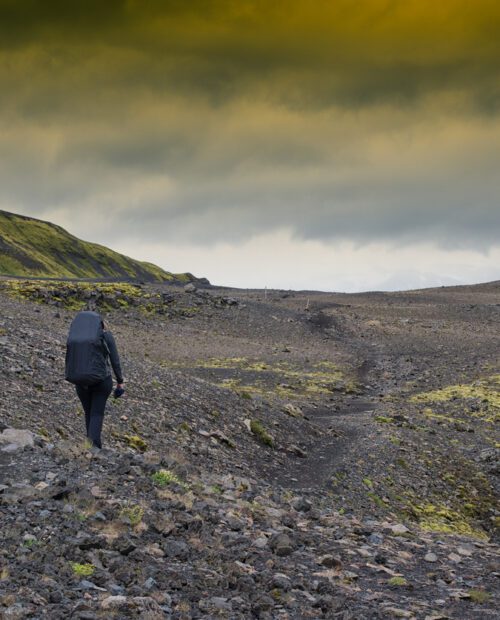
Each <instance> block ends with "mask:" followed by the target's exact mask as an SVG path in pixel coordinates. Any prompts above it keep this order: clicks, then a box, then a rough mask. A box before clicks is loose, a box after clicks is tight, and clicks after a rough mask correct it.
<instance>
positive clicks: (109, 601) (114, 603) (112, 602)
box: [101, 594, 127, 610]
mask: <svg viewBox="0 0 500 620" xmlns="http://www.w3.org/2000/svg"><path fill="white" fill-rule="evenodd" d="M126 604H127V597H126V596H123V595H120V594H118V595H117V596H108V597H107V598H105V599H103V600H102V601H101V609H105V610H108V609H119V608H120V607H123V606H124V605H126Z"/></svg>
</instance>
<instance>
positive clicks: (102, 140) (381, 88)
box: [0, 0, 500, 291]
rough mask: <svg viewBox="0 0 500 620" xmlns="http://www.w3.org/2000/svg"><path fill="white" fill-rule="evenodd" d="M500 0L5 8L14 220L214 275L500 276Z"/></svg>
mask: <svg viewBox="0 0 500 620" xmlns="http://www.w3.org/2000/svg"><path fill="white" fill-rule="evenodd" d="M499 32H500V3H499V2H498V0H474V2H472V1H471V0H440V1H439V2H436V0H356V1H354V0H272V1H269V0H189V1H186V0H106V2H103V1H102V0H72V1H71V2H68V1H67V0H44V1H43V2H42V1H40V0H0V209H5V210H10V211H14V212H17V213H24V214H26V215H32V216H35V217H41V218H43V219H48V220H51V221H53V222H56V223H58V224H60V225H62V226H64V227H66V228H67V229H68V230H69V231H70V232H72V233H73V234H76V235H77V236H79V237H82V238H84V239H87V240H92V241H98V242H100V243H104V244H106V245H109V246H110V247H112V248H114V249H116V250H119V251H122V252H124V253H127V254H129V255H131V256H133V257H136V258H140V259H145V260H150V261H152V262H155V263H157V264H159V265H161V266H162V267H164V268H166V269H168V270H172V271H186V270H188V271H191V272H193V273H195V274H196V275H200V276H207V277H208V278H209V279H210V280H211V281H213V282H215V283H219V284H228V285H237V286H242V287H253V286H261V287H264V286H268V287H282V288H319V289H323V290H345V291H347V290H365V289H375V288H377V289H401V288H410V287H417V286H429V285H440V284H450V283H456V282H478V281H486V280H494V279H500V204H499V196H500V192H499V190H500V80H499V75H500V37H499V36H498V33H499Z"/></svg>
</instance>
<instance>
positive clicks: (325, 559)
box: [318, 553, 342, 568]
mask: <svg viewBox="0 0 500 620" xmlns="http://www.w3.org/2000/svg"><path fill="white" fill-rule="evenodd" d="M318 563H319V564H321V566H326V568H340V567H341V566H342V562H341V560H340V558H338V557H336V556H334V555H331V554H329V553H328V554H326V555H323V556H321V557H319V558H318Z"/></svg>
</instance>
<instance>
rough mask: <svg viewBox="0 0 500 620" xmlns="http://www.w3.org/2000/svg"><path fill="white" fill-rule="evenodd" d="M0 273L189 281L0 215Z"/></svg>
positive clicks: (43, 225) (57, 230)
mask: <svg viewBox="0 0 500 620" xmlns="http://www.w3.org/2000/svg"><path fill="white" fill-rule="evenodd" d="M0 240H1V242H2V243H1V246H0V247H1V251H0V273H4V274H6V275H15V276H27V277H29V276H39V277H50V278H61V277H62V278H132V279H137V278H140V279H143V280H149V281H158V282H163V281H171V280H179V281H181V282H186V281H190V280H192V279H194V278H193V276H192V275H191V274H187V273H186V274H173V273H170V272H167V271H164V270H163V269H161V268H160V267H157V266H156V265H152V264H151V263H146V262H142V261H137V260H134V259H132V258H129V257H128V256H125V255H123V254H119V253H118V252H114V251H113V250H110V249H109V248H107V247H105V246H102V245H98V244H96V243H90V242H87V241H82V240H81V239H78V238H77V237H74V236H73V235H70V234H69V233H68V232H67V231H66V230H64V229H63V228H61V227H60V226H56V225H55V224H51V223H50V222H45V221H42V220H37V219H35V218H30V217H25V216H21V215H16V214H14V213H8V212H6V211H0Z"/></svg>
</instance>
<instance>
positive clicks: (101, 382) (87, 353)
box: [66, 311, 124, 450]
mask: <svg viewBox="0 0 500 620" xmlns="http://www.w3.org/2000/svg"><path fill="white" fill-rule="evenodd" d="M111 367H112V368H113V372H114V373H115V377H116V381H117V384H118V385H117V386H116V389H115V392H114V396H115V398H118V397H119V396H121V395H122V394H123V392H124V388H123V376H122V371H121V366H120V358H119V356H118V351H117V349H116V344H115V339H114V338H113V334H112V333H111V332H109V331H107V330H106V327H105V324H104V321H103V320H102V318H101V316H100V315H99V314H98V313H97V312H90V311H84V312H79V313H78V314H77V315H76V317H75V318H74V319H73V322H72V323H71V327H70V329H69V334H68V341H67V345H66V380H67V381H69V382H70V383H73V384H75V386H76V393H77V394H78V398H79V399H80V401H81V403H82V407H83V410H84V412H85V427H86V429H87V437H88V439H89V440H90V441H91V442H92V448H93V449H94V450H98V449H99V450H100V449H101V448H102V444H101V430H102V424H103V421H104V410H105V408H106V401H107V400H108V397H109V395H110V394H111V392H112V390H113V379H112V376H111Z"/></svg>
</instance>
